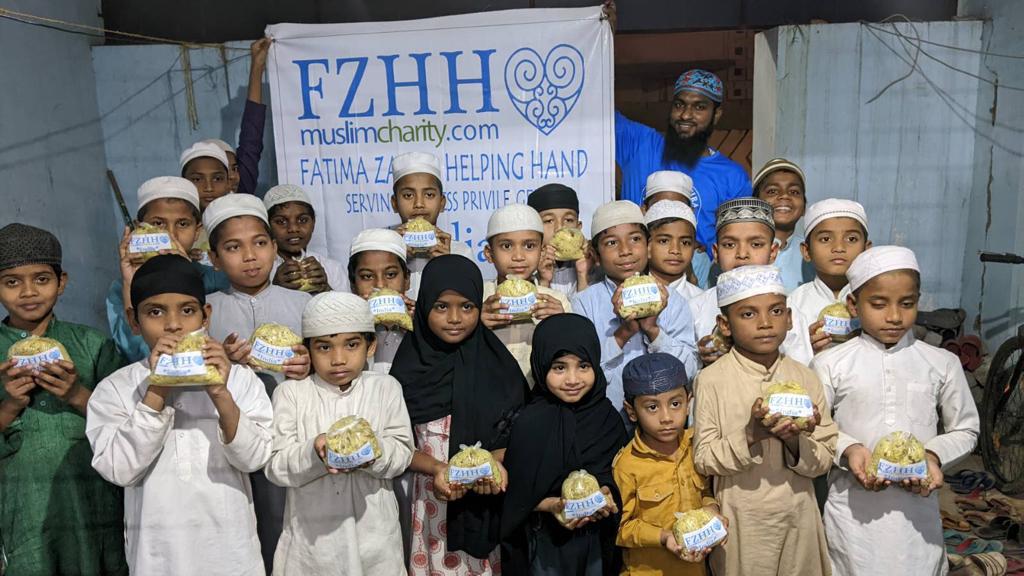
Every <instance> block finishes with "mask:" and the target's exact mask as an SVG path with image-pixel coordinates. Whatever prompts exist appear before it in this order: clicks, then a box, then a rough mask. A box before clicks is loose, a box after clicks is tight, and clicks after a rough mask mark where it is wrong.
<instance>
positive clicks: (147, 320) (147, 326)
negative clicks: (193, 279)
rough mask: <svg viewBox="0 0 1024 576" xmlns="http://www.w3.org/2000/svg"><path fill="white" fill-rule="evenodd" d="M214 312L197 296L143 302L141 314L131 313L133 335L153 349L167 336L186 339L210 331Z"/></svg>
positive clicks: (169, 295)
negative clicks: (202, 330) (140, 337)
mask: <svg viewBox="0 0 1024 576" xmlns="http://www.w3.org/2000/svg"><path fill="white" fill-rule="evenodd" d="M211 310H212V308H211V306H210V305H209V304H206V305H205V306H204V305H202V304H200V303H199V300H197V299H196V298H195V296H188V295H186V294H174V293H166V294H157V295H156V296H151V297H149V298H146V299H145V300H143V301H142V302H140V303H139V309H138V310H134V311H129V313H128V323H129V325H131V327H132V332H134V333H136V334H139V335H141V336H142V339H143V340H145V341H146V344H147V345H148V346H149V347H150V348H152V347H153V346H155V345H156V342H157V340H159V339H160V338H162V337H164V336H171V335H180V336H184V335H185V334H191V333H192V332H195V331H196V330H199V329H200V328H206V327H208V326H209V324H210V312H211Z"/></svg>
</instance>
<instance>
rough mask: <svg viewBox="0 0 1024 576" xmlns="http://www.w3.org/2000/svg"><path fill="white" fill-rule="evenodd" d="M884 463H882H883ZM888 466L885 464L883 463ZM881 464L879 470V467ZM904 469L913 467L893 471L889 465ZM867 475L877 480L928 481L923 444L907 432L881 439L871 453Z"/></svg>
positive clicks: (891, 434)
mask: <svg viewBox="0 0 1024 576" xmlns="http://www.w3.org/2000/svg"><path fill="white" fill-rule="evenodd" d="M883 461H884V462H883ZM886 462H887V463H888V464H885V463H886ZM880 464H883V468H882V469H881V470H880V469H879V465H880ZM893 464H895V465H899V466H905V467H911V466H912V465H918V466H914V467H913V468H914V469H913V470H910V469H900V470H894V469H893V468H892V466H891V465H893ZM867 473H868V474H871V475H872V476H877V477H879V478H887V479H889V480H901V479H903V478H923V479H926V480H927V479H928V467H927V465H926V464H925V452H924V444H922V443H921V441H920V440H918V439H917V438H916V437H915V436H914V435H913V434H910V433H909V432H901V431H896V432H892V433H890V434H887V435H885V436H883V437H882V439H881V440H879V441H878V443H877V444H875V449H874V450H872V451H871V462H870V464H869V465H868V469H867Z"/></svg>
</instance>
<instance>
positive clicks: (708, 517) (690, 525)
mask: <svg viewBox="0 0 1024 576" xmlns="http://www.w3.org/2000/svg"><path fill="white" fill-rule="evenodd" d="M714 520H715V515H714V514H712V513H710V512H708V511H707V510H705V509H704V508H697V509H695V510H690V511H689V512H676V521H675V522H674V523H673V524H672V535H673V536H674V537H675V539H676V543H677V544H679V546H681V547H683V548H685V549H688V550H691V551H696V550H703V549H704V548H711V547H712V546H714V545H715V544H717V543H718V542H720V541H721V540H722V539H723V538H725V534H724V528H725V527H724V526H722V527H721V528H722V530H721V531H714V530H712V531H710V532H709V533H707V534H704V535H703V537H701V536H700V535H698V541H699V542H700V544H699V545H697V546H696V547H693V548H691V547H690V546H689V545H688V544H687V542H686V535H687V534H691V533H693V532H696V531H698V530H702V529H704V528H706V527H708V524H709V523H710V522H712V521H714Z"/></svg>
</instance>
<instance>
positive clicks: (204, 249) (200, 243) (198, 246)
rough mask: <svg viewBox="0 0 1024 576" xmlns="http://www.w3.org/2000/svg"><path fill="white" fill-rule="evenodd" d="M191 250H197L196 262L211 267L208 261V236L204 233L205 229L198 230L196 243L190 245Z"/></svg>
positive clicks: (211, 264)
mask: <svg viewBox="0 0 1024 576" xmlns="http://www.w3.org/2000/svg"><path fill="white" fill-rule="evenodd" d="M192 250H199V259H198V260H196V262H199V263H200V264H205V265H206V266H213V262H211V261H210V235H209V234H207V233H206V228H199V233H198V234H196V241H195V242H194V243H193V244H192Z"/></svg>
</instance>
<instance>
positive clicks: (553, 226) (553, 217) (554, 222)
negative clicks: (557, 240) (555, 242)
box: [540, 208, 582, 244]
mask: <svg viewBox="0 0 1024 576" xmlns="http://www.w3.org/2000/svg"><path fill="white" fill-rule="evenodd" d="M540 221H541V222H543V223H544V243H545V244H548V243H550V242H551V238H552V237H553V236H554V235H555V232H558V231H559V230H561V229H562V228H580V227H581V226H582V224H581V222H580V215H579V214H577V213H576V211H575V210H573V209H572V208H552V209H550V210H544V211H543V212H540Z"/></svg>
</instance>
